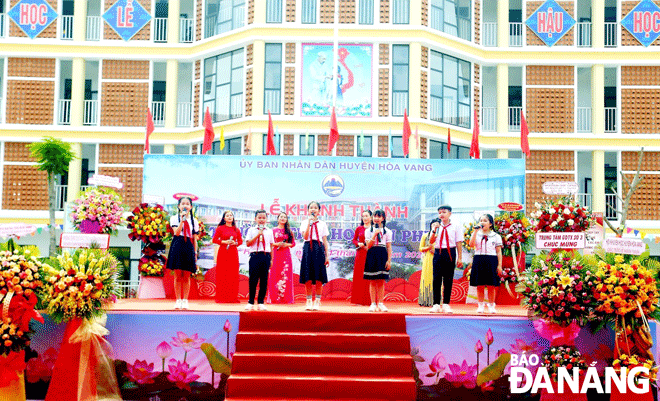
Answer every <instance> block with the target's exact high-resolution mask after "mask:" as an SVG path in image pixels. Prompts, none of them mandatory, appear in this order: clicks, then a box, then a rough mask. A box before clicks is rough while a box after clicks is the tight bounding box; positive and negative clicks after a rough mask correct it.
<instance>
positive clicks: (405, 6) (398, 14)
mask: <svg viewBox="0 0 660 401" xmlns="http://www.w3.org/2000/svg"><path fill="white" fill-rule="evenodd" d="M393 3H394V4H393V7H392V23H393V24H410V0H393Z"/></svg>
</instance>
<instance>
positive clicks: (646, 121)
mask: <svg viewBox="0 0 660 401" xmlns="http://www.w3.org/2000/svg"><path fill="white" fill-rule="evenodd" d="M659 105H660V88H658V89H621V132H622V133H624V134H657V133H658V132H660V108H659V107H658V106H659Z"/></svg>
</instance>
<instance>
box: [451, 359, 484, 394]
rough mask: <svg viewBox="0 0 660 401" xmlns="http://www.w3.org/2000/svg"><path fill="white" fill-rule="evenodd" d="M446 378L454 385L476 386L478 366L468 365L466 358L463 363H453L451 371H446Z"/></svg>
mask: <svg viewBox="0 0 660 401" xmlns="http://www.w3.org/2000/svg"><path fill="white" fill-rule="evenodd" d="M445 379H447V380H449V381H450V382H451V384H453V385H454V387H461V386H463V387H465V388H469V389H472V388H475V387H476V386H477V367H476V365H468V363H467V361H466V360H463V363H462V364H461V365H458V364H455V363H451V364H449V372H447V373H445Z"/></svg>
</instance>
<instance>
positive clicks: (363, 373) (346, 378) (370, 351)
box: [226, 312, 416, 401]
mask: <svg viewBox="0 0 660 401" xmlns="http://www.w3.org/2000/svg"><path fill="white" fill-rule="evenodd" d="M412 364H413V362H412V358H411V356H410V338H409V337H408V334H406V321H405V315H403V314H393V313H392V314H385V313H378V314H364V313H328V312H292V313H273V312H247V313H241V319H240V322H239V331H238V334H237V336H236V353H235V354H234V357H233V364H232V373H231V376H230V377H229V379H228V381H227V398H226V399H227V400H228V401H238V400H257V399H259V400H296V399H298V400H303V399H304V400H315V399H319V400H320V399H325V400H328V399H331V400H414V399H415V392H416V387H415V380H414V378H413V376H412Z"/></svg>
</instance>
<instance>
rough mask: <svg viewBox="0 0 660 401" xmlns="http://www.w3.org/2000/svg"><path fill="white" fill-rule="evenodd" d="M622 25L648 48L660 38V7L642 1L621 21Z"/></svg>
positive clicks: (650, 2) (644, 0)
mask: <svg viewBox="0 0 660 401" xmlns="http://www.w3.org/2000/svg"><path fill="white" fill-rule="evenodd" d="M621 25H622V26H623V27H624V28H626V30H628V32H630V34H631V35H632V36H634V37H635V39H637V40H638V41H639V43H641V44H643V45H644V46H646V47H648V46H649V45H651V43H653V42H654V41H655V40H656V39H657V38H658V36H660V7H658V6H657V4H655V3H654V2H653V1H651V0H642V1H640V2H639V4H637V5H636V6H635V8H633V9H632V11H630V12H629V13H628V15H626V16H625V17H624V18H623V19H622V20H621Z"/></svg>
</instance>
